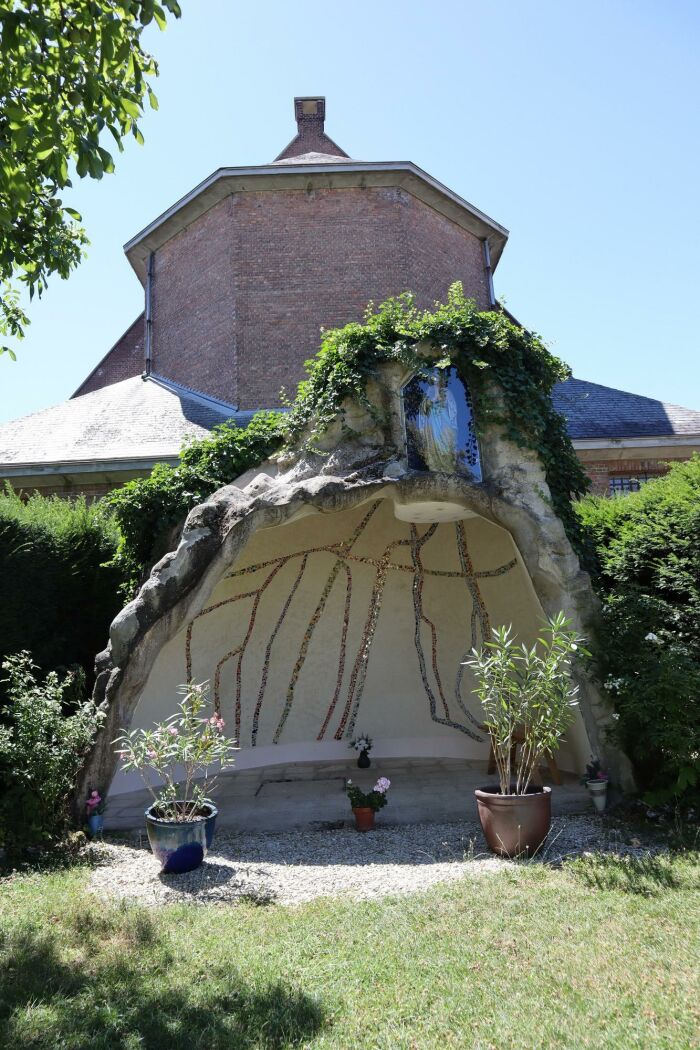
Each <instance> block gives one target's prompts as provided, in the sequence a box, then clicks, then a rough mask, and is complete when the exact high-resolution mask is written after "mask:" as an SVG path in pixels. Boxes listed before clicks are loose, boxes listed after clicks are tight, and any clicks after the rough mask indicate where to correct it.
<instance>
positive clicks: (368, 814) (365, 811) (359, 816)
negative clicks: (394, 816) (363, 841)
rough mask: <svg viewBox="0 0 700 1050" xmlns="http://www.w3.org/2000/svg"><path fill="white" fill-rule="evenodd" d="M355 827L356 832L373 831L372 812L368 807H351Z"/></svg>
mask: <svg viewBox="0 0 700 1050" xmlns="http://www.w3.org/2000/svg"><path fill="white" fill-rule="evenodd" d="M353 813H354V814H355V827H356V828H357V830H358V831H374V816H375V814H374V810H373V809H371V808H370V807H369V806H357V807H353Z"/></svg>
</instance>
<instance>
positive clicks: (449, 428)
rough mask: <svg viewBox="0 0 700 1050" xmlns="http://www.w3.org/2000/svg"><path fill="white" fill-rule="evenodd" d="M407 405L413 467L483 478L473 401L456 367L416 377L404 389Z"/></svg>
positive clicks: (407, 444)
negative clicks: (427, 376)
mask: <svg viewBox="0 0 700 1050" xmlns="http://www.w3.org/2000/svg"><path fill="white" fill-rule="evenodd" d="M403 405H404V418H405V421H406V446H407V448H406V451H407V454H408V466H409V468H410V469H411V470H432V471H437V472H439V473H442V474H468V475H469V476H470V477H472V478H474V480H475V481H481V460H480V457H479V443H478V441H477V439H476V431H475V429H474V413H473V411H472V402H471V398H470V396H469V391H468V390H467V388H466V386H465V385H464V383H463V382H462V380H461V379H460V378H459V376H458V375H457V369H456V368H449V369H447V368H435V369H433V370H432V371H431V375H430V378H423V377H422V376H416V377H415V379H412V380H411V381H410V383H407V384H406V386H405V387H404V389H403Z"/></svg>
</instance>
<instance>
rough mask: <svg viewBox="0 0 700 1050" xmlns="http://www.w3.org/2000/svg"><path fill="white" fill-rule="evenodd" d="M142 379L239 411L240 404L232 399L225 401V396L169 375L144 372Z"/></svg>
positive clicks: (211, 403)
mask: <svg viewBox="0 0 700 1050" xmlns="http://www.w3.org/2000/svg"><path fill="white" fill-rule="evenodd" d="M141 379H142V380H143V381H144V382H148V381H149V380H151V381H152V382H154V383H156V384H157V385H158V386H161V387H164V388H165V389H166V390H171V391H172V392H173V393H175V392H177V391H182V392H183V393H186V394H189V395H190V396H191V397H195V398H197V399H198V400H200V401H204V402H205V403H206V404H210V405H216V406H218V407H220V408H224V409H227V410H229V409H230V410H231V411H232V412H234V413H235V412H238V405H234V404H233V403H232V402H231V401H224V400H223V398H220V397H215V396H214V395H213V394H206V393H205V392H204V391H203V390H196V389H195V388H194V387H192V386H186V385H185V383H178V382H177V381H176V380H175V379H168V377H167V376H162V375H160V374H159V373H158V372H148V373H145V372H144V374H143V375H142V376H141Z"/></svg>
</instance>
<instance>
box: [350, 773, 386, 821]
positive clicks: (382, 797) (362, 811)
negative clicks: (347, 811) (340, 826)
mask: <svg viewBox="0 0 700 1050" xmlns="http://www.w3.org/2000/svg"><path fill="white" fill-rule="evenodd" d="M390 787H391V781H390V780H389V779H388V778H387V777H380V778H379V780H378V781H377V783H376V784H375V785H374V787H373V788H372V790H371V791H363V790H362V788H359V787H357V785H356V784H353V782H352V780H348V783H347V788H346V790H347V793H348V798H349V799H350V805H351V806H352V811H353V813H354V814H355V827H356V828H357V830H358V831H373V830H374V817H375V814H376V812H377V810H378V809H383V807H384V806H386V804H387V802H388V801H389V800H388V799H387V797H386V795H387V791H388V790H389V788H390Z"/></svg>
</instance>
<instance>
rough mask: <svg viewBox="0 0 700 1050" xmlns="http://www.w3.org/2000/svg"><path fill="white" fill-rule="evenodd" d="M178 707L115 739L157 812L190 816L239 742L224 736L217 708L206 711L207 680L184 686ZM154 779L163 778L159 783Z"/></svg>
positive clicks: (124, 763) (126, 767)
mask: <svg viewBox="0 0 700 1050" xmlns="http://www.w3.org/2000/svg"><path fill="white" fill-rule="evenodd" d="M178 692H179V693H181V694H183V699H182V700H181V701H180V702H179V704H178V708H179V711H178V712H177V713H176V714H174V715H171V716H170V718H168V719H166V721H165V722H160V723H158V724H156V725H154V727H153V729H134V730H132V731H131V732H129V733H127V732H123V733H122V734H121V736H119V737H117V739H116V740H115V741H114V743H115V744H117V745H119V746H118V747H117V754H118V755H119V756H120V758H121V763H122V769H123V770H129V769H136V770H138V772H139V773H140V774H141V776H142V778H143V780H144V783H145V784H146V787H147V788H148V790H149V791H150V793H151V795H152V796H153V800H154V803H155V806H156V808H157V815H158V816H159V817H161V818H162V819H164V820H177V821H187V820H195V819H196V818H197V817H198V816H201V810H202V807H203V806H204V804H205V803H208V802H210V798H209V795H210V793H211V791H212V789H213V787H214V784H215V783H216V777H217V776H218V775H219V773H221V772H222V771H223V770H224V769H229V768H230V767H231V766H232V765H233V760H234V759H233V756H234V751H236V750H237V745H236V741H235V740H232V739H231V738H230V737H226V736H224V729H225V727H226V723H225V722H224V720H223V718H222V717H221V715H220V714H219V713H218V712H215V713H214V714H213V715H208V714H207V712H206V707H207V705H208V703H209V701H208V699H207V692H208V683H206V682H203V683H201V684H200V685H197V684H196V683H194V682H190V684H189V685H181V686H180V687H179V689H178ZM151 778H153V779H156V778H157V779H158V780H160V781H161V782H162V785H161V786H160V787H155V786H154V784H153V783H152V782H151Z"/></svg>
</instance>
